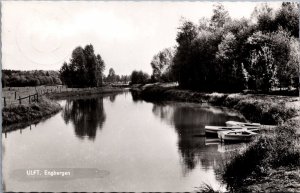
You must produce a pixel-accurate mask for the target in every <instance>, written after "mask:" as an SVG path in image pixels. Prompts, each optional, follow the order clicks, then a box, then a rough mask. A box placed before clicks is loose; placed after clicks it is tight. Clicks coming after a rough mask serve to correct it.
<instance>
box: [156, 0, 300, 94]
mask: <svg viewBox="0 0 300 193" xmlns="http://www.w3.org/2000/svg"><path fill="white" fill-rule="evenodd" d="M178 29H179V31H178V32H177V37H176V41H177V45H176V46H175V49H174V50H173V51H172V50H171V49H165V50H163V51H161V52H159V53H158V54H157V55H155V56H154V57H153V60H152V62H151V66H152V69H153V74H152V79H154V80H155V81H169V80H171V81H174V80H175V81H178V83H179V86H180V87H181V88H184V89H192V90H197V91H210V92H212V91H218V92H240V91H242V90H245V89H250V90H256V91H262V92H269V91H271V90H276V89H281V88H298V86H299V75H298V69H299V63H300V57H299V56H300V46H299V39H298V37H299V32H298V31H299V4H298V3H289V2H284V3H282V5H281V7H280V8H279V9H278V10H273V9H272V8H270V7H269V6H268V4H262V5H260V6H258V7H256V8H255V10H254V11H253V14H252V18H251V19H249V20H248V19H245V18H243V19H239V20H234V19H231V18H230V15H229V13H228V11H227V10H225V8H224V6H223V5H222V4H216V5H215V8H214V10H213V16H212V17H211V18H210V19H208V18H202V19H201V20H200V22H199V23H198V24H194V23H192V22H190V21H187V20H184V19H183V20H182V24H181V25H180V27H179V28H178Z"/></svg>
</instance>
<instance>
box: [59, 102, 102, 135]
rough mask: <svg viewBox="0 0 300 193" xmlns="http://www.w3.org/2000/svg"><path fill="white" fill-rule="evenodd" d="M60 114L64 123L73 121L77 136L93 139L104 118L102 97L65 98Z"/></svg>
mask: <svg viewBox="0 0 300 193" xmlns="http://www.w3.org/2000/svg"><path fill="white" fill-rule="evenodd" d="M62 116H63V118H64V120H65V122H66V123H69V122H71V123H73V125H74V129H75V134H76V135H77V136H78V137H79V138H84V137H88V138H89V139H94V138H95V137H96V132H97V128H100V129H101V128H102V126H103V123H104V121H105V118H106V115H105V112H104V108H103V98H89V99H76V100H67V102H66V105H65V107H64V109H63V111H62Z"/></svg>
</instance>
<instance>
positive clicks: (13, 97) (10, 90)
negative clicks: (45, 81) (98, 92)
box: [1, 85, 93, 107]
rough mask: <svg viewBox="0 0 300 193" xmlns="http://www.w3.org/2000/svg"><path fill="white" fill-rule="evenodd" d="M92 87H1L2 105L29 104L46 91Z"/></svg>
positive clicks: (56, 91) (46, 92)
mask: <svg viewBox="0 0 300 193" xmlns="http://www.w3.org/2000/svg"><path fill="white" fill-rule="evenodd" d="M91 89H93V88H67V87H66V86H62V85H58V86H37V87H5V88H2V100H1V104H2V107H8V106H11V105H21V104H31V103H35V102H39V100H40V99H41V97H42V96H43V95H45V94H48V93H53V92H55V93H60V92H66V91H78V90H91Z"/></svg>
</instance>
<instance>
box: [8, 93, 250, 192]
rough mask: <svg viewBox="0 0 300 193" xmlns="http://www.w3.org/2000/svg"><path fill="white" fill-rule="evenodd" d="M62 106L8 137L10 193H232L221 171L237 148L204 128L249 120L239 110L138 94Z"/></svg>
mask: <svg viewBox="0 0 300 193" xmlns="http://www.w3.org/2000/svg"><path fill="white" fill-rule="evenodd" d="M58 102H59V103H60V104H61V105H62V106H63V110H62V111H61V112H59V113H58V114H56V115H54V116H52V117H51V118H49V119H47V120H44V121H42V122H40V123H38V124H36V125H31V126H28V127H26V128H24V129H22V130H15V131H12V132H9V133H3V134H2V147H3V153H2V160H3V161H2V165H3V185H4V187H5V190H6V191H15V192H17V191H23V192H30V191H35V192H38V191H48V192H49V191H50V192H64V191H68V192H71V191H76V192H80V191H88V192H91V191H107V192H108V191H109V192H114V191H139V192H141V191H177V192H179V191H180V192H181V191H197V187H199V186H201V185H203V184H208V185H210V186H212V187H214V188H216V189H220V190H224V189H225V185H224V184H223V183H222V181H221V180H220V177H219V175H218V168H220V166H222V163H224V160H226V155H227V154H228V152H230V151H231V150H234V149H235V146H227V145H226V146H225V145H222V144H220V143H219V142H217V141H216V140H215V139H209V138H206V137H205V136H203V134H204V126H205V125H224V124H225V122H226V121H227V120H244V119H243V117H242V116H240V115H239V114H238V113H236V112H233V111H230V110H226V109H221V108H217V107H212V106H208V105H201V104H193V103H179V102H165V103H159V104H157V103H151V102H146V101H142V100H137V99H135V98H133V97H132V95H131V93H130V92H124V93H119V94H110V95H106V96H97V97H85V98H77V99H75V98H73V99H67V100H60V101H58ZM45 170H47V171H55V172H67V173H66V176H59V175H54V176H51V175H49V174H47V175H46V173H45ZM34 171H39V172H38V174H37V173H36V172H34ZM68 172H69V173H68ZM52 174H53V173H52Z"/></svg>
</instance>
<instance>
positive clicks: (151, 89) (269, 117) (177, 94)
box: [133, 85, 299, 124]
mask: <svg viewBox="0 0 300 193" xmlns="http://www.w3.org/2000/svg"><path fill="white" fill-rule="evenodd" d="M133 94H134V95H135V96H136V97H141V98H142V99H145V100H150V101H156V100H171V101H185V102H195V103H210V104H212V105H216V106H224V107H228V108H232V109H235V110H237V111H239V112H241V113H242V114H243V115H244V116H245V117H246V119H248V120H249V121H253V122H260V123H263V124H277V123H282V122H284V121H286V120H288V119H290V118H292V117H295V116H296V115H297V113H298V112H297V111H298V110H299V109H298V107H297V103H299V97H287V96H274V95H262V94H261V95H255V94H241V93H238V94H224V93H200V92H193V91H190V90H181V89H178V88H176V87H165V86H160V85H148V86H144V87H140V88H136V89H133ZM297 109H298V110H297Z"/></svg>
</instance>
